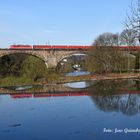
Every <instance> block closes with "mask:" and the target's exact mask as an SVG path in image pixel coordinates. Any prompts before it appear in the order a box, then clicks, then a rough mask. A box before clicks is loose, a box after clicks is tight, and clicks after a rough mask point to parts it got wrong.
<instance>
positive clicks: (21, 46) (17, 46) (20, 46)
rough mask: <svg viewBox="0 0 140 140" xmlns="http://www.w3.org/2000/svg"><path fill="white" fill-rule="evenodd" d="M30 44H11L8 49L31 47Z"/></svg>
mask: <svg viewBox="0 0 140 140" xmlns="http://www.w3.org/2000/svg"><path fill="white" fill-rule="evenodd" d="M32 48H33V47H32V46H31V45H11V46H10V49H32Z"/></svg>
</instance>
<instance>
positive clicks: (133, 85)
mask: <svg viewBox="0 0 140 140" xmlns="http://www.w3.org/2000/svg"><path fill="white" fill-rule="evenodd" d="M78 85H79V87H78ZM18 89H21V90H15V88H12V89H4V90H2V91H1V95H0V140H102V139H112V140H118V139H119V140H132V139H133V140H139V138H140V132H139V131H138V130H139V129H140V82H139V81H135V80H121V81H118V80H116V81H94V80H93V81H81V82H76V83H66V84H63V85H50V86H37V87H31V86H29V89H28V88H27V87H26V88H25V89H24V88H23V87H22V88H18ZM132 129H133V132H130V131H132ZM128 131H129V132H128ZM134 131H135V132H134Z"/></svg>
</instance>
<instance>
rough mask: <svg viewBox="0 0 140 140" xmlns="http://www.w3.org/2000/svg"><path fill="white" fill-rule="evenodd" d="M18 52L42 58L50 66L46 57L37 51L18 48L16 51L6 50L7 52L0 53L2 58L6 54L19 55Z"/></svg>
mask: <svg viewBox="0 0 140 140" xmlns="http://www.w3.org/2000/svg"><path fill="white" fill-rule="evenodd" d="M17 54H22V55H29V56H34V57H36V58H39V59H40V60H42V61H43V62H44V63H45V65H46V67H47V68H48V64H47V62H46V59H45V58H44V57H43V56H42V55H40V54H38V53H35V52H32V51H17V50H16V51H14V50H12V51H11V50H10V51H5V52H3V53H1V54H0V58H2V57H4V56H9V55H17Z"/></svg>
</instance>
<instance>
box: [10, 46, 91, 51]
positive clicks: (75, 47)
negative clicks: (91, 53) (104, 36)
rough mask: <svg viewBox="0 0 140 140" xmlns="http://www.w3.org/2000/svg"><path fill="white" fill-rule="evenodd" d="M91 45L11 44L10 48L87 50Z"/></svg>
mask: <svg viewBox="0 0 140 140" xmlns="http://www.w3.org/2000/svg"><path fill="white" fill-rule="evenodd" d="M90 47H91V46H67V45H33V46H31V45H11V46H10V49H25V50H26V49H36V50H38V49H39V50H40V49H45V50H46V49H47V50H49V49H54V50H87V49H89V48H90Z"/></svg>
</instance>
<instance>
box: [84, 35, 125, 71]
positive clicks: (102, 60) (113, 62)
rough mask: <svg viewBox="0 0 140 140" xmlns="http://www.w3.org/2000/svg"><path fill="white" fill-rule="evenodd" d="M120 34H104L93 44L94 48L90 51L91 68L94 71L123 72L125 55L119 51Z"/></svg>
mask: <svg viewBox="0 0 140 140" xmlns="http://www.w3.org/2000/svg"><path fill="white" fill-rule="evenodd" d="M119 43H120V41H119V34H112V33H103V34H101V35H99V36H98V37H97V38H96V39H95V41H94V42H93V47H92V49H91V50H90V51H89V60H88V61H87V62H88V63H89V61H90V63H89V65H88V66H89V68H91V69H92V70H94V71H97V72H100V73H103V72H113V71H120V72H121V70H122V66H124V64H123V65H122V62H124V61H122V57H123V54H122V52H121V51H119V50H118V47H117V46H118V45H119Z"/></svg>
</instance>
